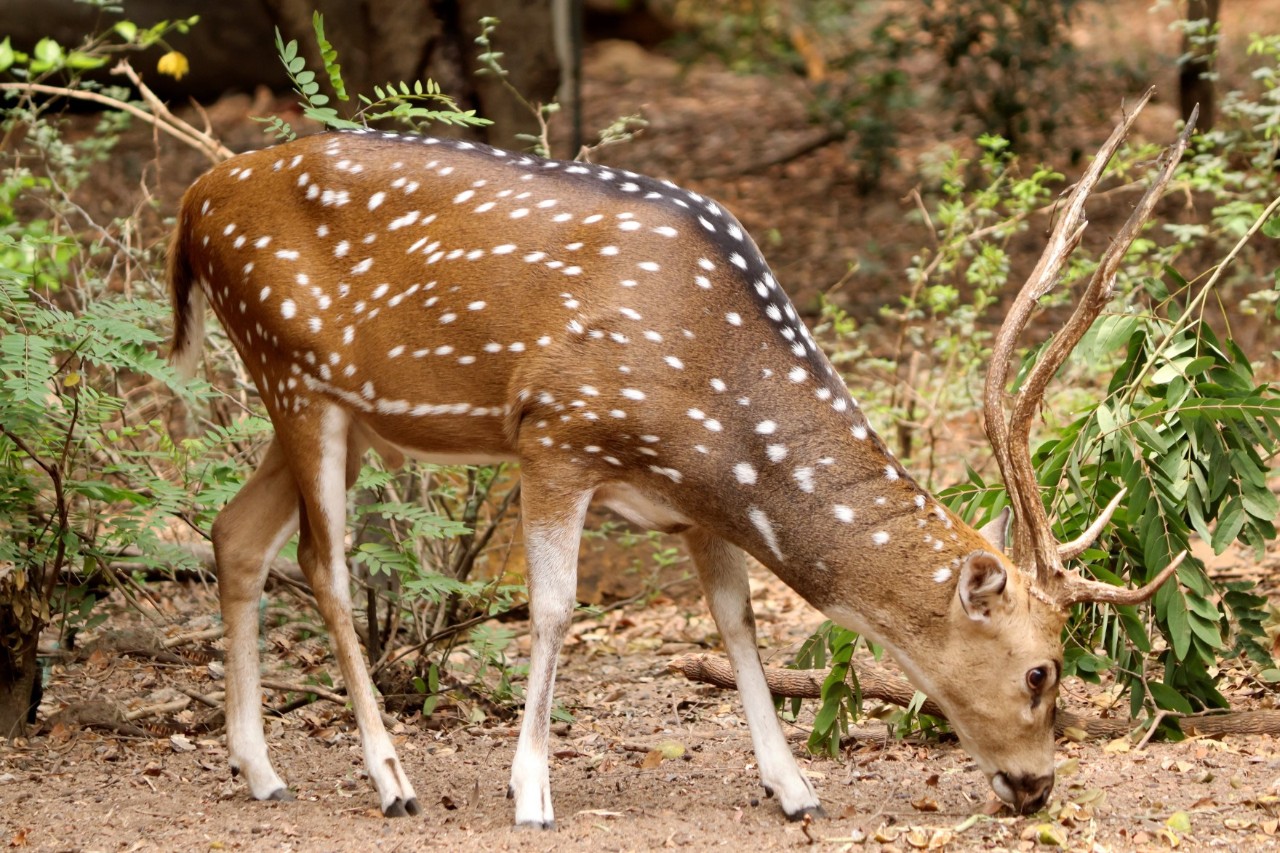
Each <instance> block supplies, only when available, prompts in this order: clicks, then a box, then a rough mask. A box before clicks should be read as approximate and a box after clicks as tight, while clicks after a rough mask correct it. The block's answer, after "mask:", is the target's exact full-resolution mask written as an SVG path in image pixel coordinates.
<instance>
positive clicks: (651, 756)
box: [640, 749, 662, 770]
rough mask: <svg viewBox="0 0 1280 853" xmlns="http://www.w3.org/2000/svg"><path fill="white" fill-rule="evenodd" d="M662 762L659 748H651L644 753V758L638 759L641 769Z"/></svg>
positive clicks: (650, 767) (649, 768)
mask: <svg viewBox="0 0 1280 853" xmlns="http://www.w3.org/2000/svg"><path fill="white" fill-rule="evenodd" d="M661 763H662V753H661V752H660V751H659V750H656V749H651V750H649V751H648V752H646V753H645V755H644V758H643V759H641V761H640V769H641V770H652V769H653V768H655V767H657V766H658V765H659V764H661Z"/></svg>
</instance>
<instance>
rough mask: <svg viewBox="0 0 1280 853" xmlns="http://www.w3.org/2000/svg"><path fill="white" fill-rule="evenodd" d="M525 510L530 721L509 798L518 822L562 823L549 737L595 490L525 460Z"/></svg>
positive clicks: (523, 725) (518, 752)
mask: <svg viewBox="0 0 1280 853" xmlns="http://www.w3.org/2000/svg"><path fill="white" fill-rule="evenodd" d="M521 477H522V480H523V487H522V490H521V513H522V515H523V524H524V543H525V552H526V556H527V564H528V569H527V573H528V584H529V622H530V627H531V629H532V634H533V645H532V648H531V649H530V653H529V681H528V686H527V688H526V692H525V703H524V720H523V721H522V722H521V724H520V740H519V742H518V743H517V744H516V754H515V759H514V760H513V761H512V763H511V784H510V787H509V788H508V789H507V796H508V797H510V798H513V799H515V801H516V825H517V826H523V827H532V828H538V829H553V828H554V827H555V811H554V810H553V809H552V806H551V779H550V774H549V770H548V767H547V736H548V734H549V732H550V728H551V704H552V693H553V690H554V687H555V680H556V662H557V660H558V658H559V656H560V647H561V646H562V645H563V643H564V637H565V634H566V633H567V632H568V630H569V620H570V619H571V618H572V616H573V607H574V601H575V597H576V595H577V580H578V543H579V541H580V539H581V536H582V524H583V521H584V519H585V517H586V512H587V505H588V503H589V502H590V500H591V493H590V492H583V491H580V490H576V489H575V490H565V489H558V488H556V486H555V485H554V484H553V483H552V482H550V481H548V480H547V479H546V478H545V477H542V476H540V475H539V472H538V471H537V469H536V467H535V466H532V465H529V464H526V466H525V469H524V471H523V473H522V475H521Z"/></svg>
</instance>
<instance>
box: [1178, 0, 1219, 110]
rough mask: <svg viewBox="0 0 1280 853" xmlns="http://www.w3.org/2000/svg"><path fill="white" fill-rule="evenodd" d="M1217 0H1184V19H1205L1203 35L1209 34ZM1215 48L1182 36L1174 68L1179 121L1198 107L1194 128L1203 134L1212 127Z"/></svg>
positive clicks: (1214, 25)
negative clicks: (1179, 60) (1179, 63)
mask: <svg viewBox="0 0 1280 853" xmlns="http://www.w3.org/2000/svg"><path fill="white" fill-rule="evenodd" d="M1221 5H1222V3H1221V0H1187V20H1188V21H1200V20H1208V22H1209V25H1208V26H1207V27H1206V28H1205V34H1206V35H1213V34H1214V32H1215V31H1216V30H1217V27H1218V13H1219V11H1220V7H1221ZM1215 52H1216V50H1215V48H1214V46H1213V45H1196V44H1193V43H1192V42H1191V39H1190V37H1189V36H1186V35H1183V37H1182V53H1183V56H1185V57H1186V58H1185V59H1184V60H1183V61H1182V67H1181V68H1179V69H1178V100H1179V106H1180V107H1181V108H1182V120H1183V121H1187V120H1188V119H1190V118H1191V110H1193V109H1194V108H1195V107H1196V105H1197V104H1199V106H1200V118H1199V120H1198V121H1197V122H1196V130H1197V131H1199V132H1201V133H1203V132H1204V131H1207V130H1212V129H1213V120H1214V106H1215V104H1214V100H1215V93H1214V86H1213V82H1214V81H1213V79H1212V74H1213V69H1214V55H1215Z"/></svg>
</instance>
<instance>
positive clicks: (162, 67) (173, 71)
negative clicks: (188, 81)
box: [156, 50, 191, 80]
mask: <svg viewBox="0 0 1280 853" xmlns="http://www.w3.org/2000/svg"><path fill="white" fill-rule="evenodd" d="M156 70H157V71H159V72H160V73H161V74H168V75H169V76H170V77H172V78H173V79H174V80H181V79H182V78H183V76H185V75H186V73H187V72H188V71H190V70H191V65H190V63H188V62H187V58H186V57H185V56H183V55H182V54H181V53H179V52H178V51H176V50H171V51H169V52H168V53H166V54H165V55H164V56H162V57H160V61H159V62H157V63H156Z"/></svg>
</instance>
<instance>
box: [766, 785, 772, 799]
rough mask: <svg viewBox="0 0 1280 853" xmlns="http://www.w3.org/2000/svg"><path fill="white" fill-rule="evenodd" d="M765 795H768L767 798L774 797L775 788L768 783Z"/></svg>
mask: <svg viewBox="0 0 1280 853" xmlns="http://www.w3.org/2000/svg"><path fill="white" fill-rule="evenodd" d="M764 795H765V797H766V798H769V797H772V796H773V788H770V787H769V786H768V785H765V786H764Z"/></svg>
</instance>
